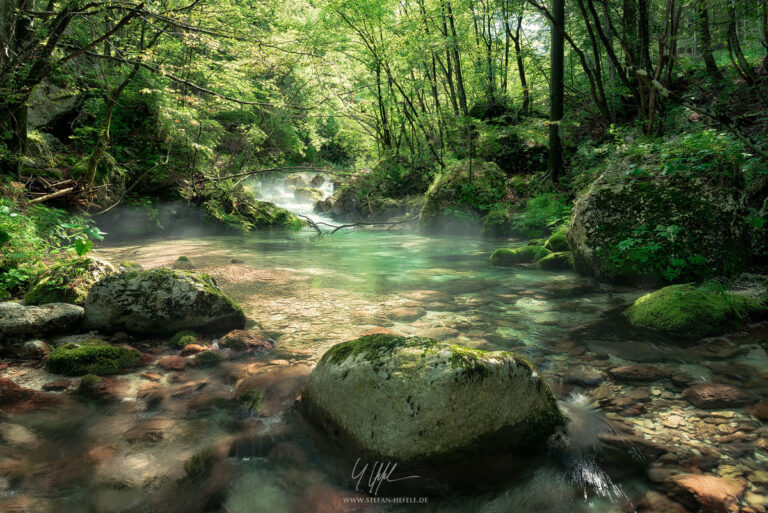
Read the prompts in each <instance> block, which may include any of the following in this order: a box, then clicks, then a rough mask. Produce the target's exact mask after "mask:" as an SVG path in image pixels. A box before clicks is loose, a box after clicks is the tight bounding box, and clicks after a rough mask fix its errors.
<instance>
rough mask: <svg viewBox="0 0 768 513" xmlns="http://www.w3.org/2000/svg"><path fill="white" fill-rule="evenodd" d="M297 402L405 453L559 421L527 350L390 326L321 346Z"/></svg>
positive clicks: (430, 457)
mask: <svg viewBox="0 0 768 513" xmlns="http://www.w3.org/2000/svg"><path fill="white" fill-rule="evenodd" d="M383 404H386V405H387V407H386V408H382V407H381V406H382V405H383ZM301 409H302V411H303V412H304V414H305V415H306V416H307V417H308V418H310V419H312V420H313V421H315V422H317V423H318V424H320V425H321V426H323V427H325V428H326V430H327V431H328V432H329V433H338V434H339V435H340V437H341V438H342V439H344V440H345V441H348V442H351V444H352V445H353V446H356V448H357V449H359V450H360V451H362V452H363V453H367V454H370V455H371V456H374V457H377V458H383V459H387V460H395V461H404V462H426V463H436V462H440V461H449V460H456V459H460V458H462V457H464V456H469V455H471V456H477V455H481V454H488V453H493V454H497V453H499V452H501V451H522V450H526V449H531V448H534V447H536V444H537V443H539V442H541V441H543V440H546V438H547V437H548V436H549V435H550V434H552V432H553V431H554V430H555V428H556V426H557V425H559V424H562V423H563V422H564V417H563V415H562V414H561V413H560V411H559V409H558V407H557V403H556V401H555V399H554V396H553V395H552V393H551V392H550V390H549V387H548V386H547V385H546V383H544V382H543V381H542V379H541V377H540V375H539V374H538V371H537V370H536V369H535V368H534V367H533V366H532V365H531V364H530V363H528V362H527V361H526V360H525V359H523V358H521V357H519V356H517V355H515V354H513V353H510V352H485V351H479V350H475V349H470V348H467V347H463V346H459V345H452V344H447V343H444V342H437V341H434V340H430V339H425V338H406V337H398V336H393V335H370V336H366V337H361V338H359V339H357V340H354V341H351V342H344V343H341V344H336V345H335V346H333V347H332V348H331V349H330V350H328V351H327V352H326V353H325V354H324V355H323V357H322V359H321V360H320V362H319V363H318V365H317V367H316V368H315V369H314V371H313V372H312V374H311V376H310V378H309V383H308V384H307V386H306V388H305V389H304V391H303V393H302V399H301Z"/></svg>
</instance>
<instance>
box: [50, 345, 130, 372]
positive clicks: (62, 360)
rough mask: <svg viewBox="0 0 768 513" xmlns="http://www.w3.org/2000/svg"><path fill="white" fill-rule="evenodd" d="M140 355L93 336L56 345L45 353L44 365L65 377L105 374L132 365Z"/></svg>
mask: <svg viewBox="0 0 768 513" xmlns="http://www.w3.org/2000/svg"><path fill="white" fill-rule="evenodd" d="M140 358H141V353H140V352H139V351H137V350H136V349H133V348H128V347H118V346H111V345H109V344H107V343H106V342H104V341H102V340H96V339H94V340H88V341H85V342H81V343H77V344H74V343H72V344H65V345H63V346H59V347H57V348H56V349H54V350H53V351H52V352H51V354H50V355H49V356H48V359H47V360H46V361H45V367H46V369H47V370H48V371H49V372H52V373H54V374H63V375H65V376H83V375H85V374H95V375H98V376H104V375H107V374H115V373H117V372H120V371H121V370H123V369H125V368H128V367H133V366H135V365H136V364H137V363H138V362H139V359H140Z"/></svg>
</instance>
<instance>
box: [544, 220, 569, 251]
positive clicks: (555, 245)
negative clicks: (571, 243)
mask: <svg viewBox="0 0 768 513" xmlns="http://www.w3.org/2000/svg"><path fill="white" fill-rule="evenodd" d="M567 233H568V227H567V226H561V227H560V228H558V229H557V230H555V232H554V233H553V234H552V235H550V236H549V238H548V239H547V241H546V242H545V243H544V247H545V248H547V249H548V250H550V251H552V252H554V253H559V252H562V251H569V248H568V240H567V238H566V235H567Z"/></svg>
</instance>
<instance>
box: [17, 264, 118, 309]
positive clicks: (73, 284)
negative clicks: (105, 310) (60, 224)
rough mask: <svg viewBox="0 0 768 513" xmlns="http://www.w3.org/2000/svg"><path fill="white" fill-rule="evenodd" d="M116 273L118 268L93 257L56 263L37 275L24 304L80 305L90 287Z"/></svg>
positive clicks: (83, 301) (83, 302)
mask: <svg viewBox="0 0 768 513" xmlns="http://www.w3.org/2000/svg"><path fill="white" fill-rule="evenodd" d="M116 272H117V269H115V267H114V266H113V265H112V264H110V263H109V262H106V261H104V260H101V259H98V258H93V257H79V258H73V259H68V260H64V261H61V262H58V263H56V264H54V265H52V266H51V267H49V268H48V269H46V270H45V271H43V272H42V273H41V274H40V275H39V276H38V278H37V280H36V281H35V283H34V284H33V285H32V288H30V289H29V292H27V293H26V294H25V295H24V303H25V304H27V305H43V304H47V303H70V304H74V305H80V306H82V305H83V304H85V298H86V297H87V296H88V291H89V290H90V288H91V287H92V286H93V284H94V283H96V282H97V281H99V280H100V279H101V278H103V277H104V276H107V275H109V274H113V273H116Z"/></svg>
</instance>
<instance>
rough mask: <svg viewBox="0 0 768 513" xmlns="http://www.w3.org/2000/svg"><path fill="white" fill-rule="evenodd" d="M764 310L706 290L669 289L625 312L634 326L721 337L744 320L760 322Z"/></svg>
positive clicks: (749, 300) (750, 301) (746, 300)
mask: <svg viewBox="0 0 768 513" xmlns="http://www.w3.org/2000/svg"><path fill="white" fill-rule="evenodd" d="M766 313H767V312H766V309H765V308H764V307H763V306H761V305H760V303H758V302H757V301H756V300H755V299H753V298H750V297H747V296H743V295H738V294H729V293H725V292H722V291H714V290H712V289H710V288H708V287H694V286H693V285H672V286H669V287H664V288H663V289H660V290H657V291H656V292H653V293H651V294H647V295H645V296H642V297H641V298H639V299H638V300H637V301H635V303H634V304H633V305H632V306H630V307H629V309H627V318H628V319H629V321H630V322H631V323H632V324H634V325H635V326H641V327H644V328H651V329H656V330H660V331H664V332H667V333H671V334H673V335H678V336H682V337H703V336H708V335H720V334H722V333H726V332H727V331H729V330H733V329H736V328H738V327H739V325H740V324H741V322H742V321H743V320H744V319H746V318H747V317H754V318H762V317H765V315H766Z"/></svg>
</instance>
